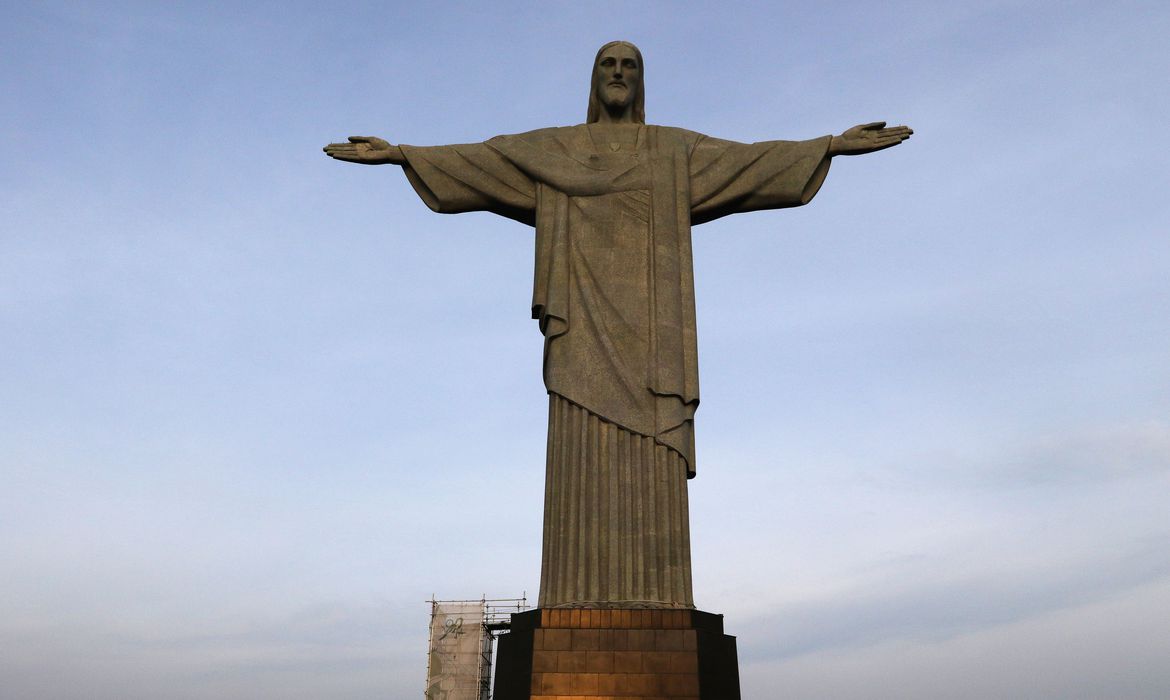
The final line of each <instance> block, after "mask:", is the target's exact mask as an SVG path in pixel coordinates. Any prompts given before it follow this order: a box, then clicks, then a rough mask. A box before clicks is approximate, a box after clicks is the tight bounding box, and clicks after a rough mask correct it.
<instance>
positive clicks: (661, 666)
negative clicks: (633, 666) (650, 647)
mask: <svg viewBox="0 0 1170 700" xmlns="http://www.w3.org/2000/svg"><path fill="white" fill-rule="evenodd" d="M642 672H643V673H670V652H669V651H647V652H645V653H643V654H642Z"/></svg>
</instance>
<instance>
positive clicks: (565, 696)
mask: <svg viewBox="0 0 1170 700" xmlns="http://www.w3.org/2000/svg"><path fill="white" fill-rule="evenodd" d="M493 697H494V698H495V699H496V700H581V699H582V698H605V699H608V700H635V699H639V700H640V699H643V698H653V699H654V700H684V699H686V700H695V699H701V700H740V695H739V663H738V660H737V657H736V650H735V637H731V636H728V635H726V634H724V633H723V616H722V615H712V614H711V613H705V612H700V611H698V610H625V609H600V610H597V609H551V610H550V609H544V610H531V611H529V612H524V613H517V614H515V615H512V631H511V632H509V633H508V634H505V635H501V636H500V638H499V647H498V649H497V652H496V683H495V693H494V695H493Z"/></svg>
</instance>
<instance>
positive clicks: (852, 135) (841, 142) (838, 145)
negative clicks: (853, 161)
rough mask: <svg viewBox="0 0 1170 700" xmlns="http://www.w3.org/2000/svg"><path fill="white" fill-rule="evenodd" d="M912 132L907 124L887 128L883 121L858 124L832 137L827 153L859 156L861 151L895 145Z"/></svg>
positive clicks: (877, 149)
mask: <svg viewBox="0 0 1170 700" xmlns="http://www.w3.org/2000/svg"><path fill="white" fill-rule="evenodd" d="M913 133H914V130H913V129H911V128H910V127H908V126H891V127H890V128H888V129H887V128H886V123H885V122H870V123H869V124H859V125H857V126H855V127H853V128H852V129H847V130H846V131H845V133H843V134H841V135H840V136H834V137H833V140H832V142H831V143H830V144H829V155H830V156H859V155H861V154H863V153H873V152H874V151H880V150H882V149H883V148H890V147H891V146H897V145H898V144H900V143H902V142H903V141H905V140H906V139H908V138H910V134H913Z"/></svg>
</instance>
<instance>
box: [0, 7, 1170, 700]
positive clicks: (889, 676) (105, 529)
mask: <svg viewBox="0 0 1170 700" xmlns="http://www.w3.org/2000/svg"><path fill="white" fill-rule="evenodd" d="M0 20H2V21H0V81H2V87H3V90H2V92H0V134H2V138H3V140H4V143H5V149H4V152H5V155H4V158H3V159H2V160H0V221H3V222H4V223H3V226H2V228H0V337H3V338H4V342H3V343H0V397H2V398H3V400H2V401H0V484H2V485H3V487H2V488H0V593H2V595H0V687H3V689H4V692H3V695H4V697H5V698H6V699H7V698H12V699H13V700H17V699H22V700H23V699H36V700H41V699H47V698H82V697H84V698H95V699H99V700H100V699H104V698H111V699H112V698H118V699H131V700H132V699H137V698H143V699H146V698H157V697H168V698H177V699H183V698H228V699H230V698H257V697H280V698H317V697H322V696H329V697H334V698H354V699H357V698H374V697H410V696H411V695H412V694H415V693H418V694H421V692H422V687H423V674H424V672H425V642H426V640H425V636H426V624H427V619H426V618H427V613H428V608H427V606H426V605H425V604H424V603H423V601H424V600H426V599H427V598H429V597H430V596H431V595H432V594H436V595H438V596H439V597H442V598H459V597H478V596H480V595H481V594H487V595H488V596H489V597H493V596H495V597H512V596H517V595H520V594H521V593H522V592H524V591H527V592H528V595H529V596H530V597H532V598H534V597H535V589H536V586H537V581H538V567H539V546H540V521H541V498H542V483H541V479H542V476H543V460H544V426H545V419H546V418H545V411H546V399H545V397H544V392H543V387H542V385H541V382H540V371H539V368H540V353H541V339H540V337H539V334H538V332H537V329H536V327H535V324H534V323H533V322H532V321H530V320H529V319H528V304H529V301H530V294H531V289H530V285H531V274H532V271H531V264H532V254H533V253H532V240H531V235H532V234H531V230H530V229H527V228H526V227H523V226H520V225H518V224H515V223H513V222H510V221H505V220H498V219H495V218H493V217H491V216H490V215H487V214H467V215H461V216H454V217H447V216H438V215H434V214H432V213H431V212H430V211H429V210H427V209H426V207H425V206H424V205H423V204H422V203H421V202H420V201H418V199H417V197H416V196H415V195H414V193H413V192H412V190H411V189H410V187H409V185H408V184H407V183H406V182H405V179H404V178H403V177H402V175H401V173H400V172H397V171H396V169H395V168H392V167H389V166H384V167H380V168H363V167H359V166H353V165H347V164H342V163H337V162H332V161H329V160H328V159H327V158H325V156H324V155H322V154H321V152H320V148H321V146H322V145H324V144H325V143H327V142H329V141H336V140H341V139H342V138H344V137H345V136H348V135H350V134H376V135H380V136H383V137H385V138H387V139H389V140H390V141H392V142H401V143H412V144H418V145H426V144H437V143H457V142H468V141H478V140H482V139H484V138H487V137H490V136H493V135H496V134H500V133H510V132H520V131H526V130H529V129H534V128H539V127H543V126H550V125H562V124H573V123H578V122H580V121H582V120H583V118H584V112H585V105H586V96H587V84H588V83H587V81H588V71H589V62H590V60H591V58H592V56H593V53H594V52H595V51H596V49H597V47H598V46H600V45H601V44H602V43H604V42H605V41H608V40H611V39H614V38H625V39H628V40H631V41H633V42H635V43H637V44H638V45H639V46H640V47H641V49H642V51H643V53H644V55H645V58H646V62H647V65H646V71H645V73H646V83H647V118H648V120H649V121H650V122H652V123H659V124H668V125H675V126H683V127H686V128H689V129H692V130H695V131H700V132H704V133H708V134H712V135H717V136H720V137H723V138H730V139H736V140H741V141H758V140H765V139H770V138H785V139H801V138H811V137H815V136H820V135H823V134H826V133H839V132H841V131H842V130H844V129H846V128H848V127H849V126H852V125H854V124H857V123H861V122H866V121H871V120H876V119H888V120H889V121H890V122H891V123H907V124H909V125H911V126H912V127H914V129H915V131H916V133H915V136H914V138H913V139H911V141H909V142H908V143H906V144H905V145H903V146H901V147H899V148H897V149H893V150H890V151H885V152H882V153H878V154H875V155H872V156H867V157H862V158H840V159H837V161H836V162H834V165H833V168H832V171H831V172H830V174H829V178H828V180H827V182H826V184H825V187H824V188H823V189H822V191H821V193H820V194H819V195H818V197H817V199H816V200H815V201H814V202H813V203H812V204H810V205H809V206H807V207H804V208H801V209H795V210H786V211H780V212H760V213H754V214H748V215H741V216H737V217H731V218H728V219H725V220H721V221H717V222H714V223H711V224H707V225H704V226H702V227H699V228H696V230H695V260H696V270H695V273H696V279H697V295H698V305H699V309H698V314H699V328H700V348H699V350H700V373H701V376H702V381H703V387H702V390H703V406H702V408H701V410H700V411H699V415H698V422H697V435H698V454H699V467H700V469H699V476H698V478H697V479H696V480H695V481H693V482H691V502H692V531H693V540H694V564H695V595H696V602H697V603H698V605H699V606H700V607H701V608H703V609H705V610H710V611H713V612H720V613H723V614H725V615H726V625H727V628H728V631H729V632H730V633H731V634H735V635H737V636H738V638H739V649H740V662H741V677H742V681H743V686H744V696H745V698H752V697H755V698H763V697H771V696H772V695H773V694H774V693H775V692H778V691H777V690H776V689H784V693H785V696H786V697H793V698H833V699H846V700H847V699H849V698H875V697H877V698H910V699H915V698H935V697H940V696H945V697H948V698H985V697H1001V698H1082V697H1083V698H1100V697H1109V698H1150V699H1153V698H1164V697H1167V696H1170V671H1168V670H1167V668H1166V664H1165V663H1164V660H1165V659H1166V658H1168V657H1170V637H1168V636H1167V635H1166V634H1165V630H1166V629H1168V628H1170V516H1168V515H1167V514H1166V513H1167V508H1166V502H1167V494H1168V493H1170V362H1168V356H1167V349H1168V348H1170V274H1168V273H1167V271H1168V269H1170V237H1168V236H1167V228H1168V226H1170V203H1168V199H1167V196H1166V192H1167V191H1170V188H1168V185H1170V177H1168V174H1167V173H1168V172H1170V169H1168V166H1170V157H1168V156H1167V153H1170V149H1167V148H1166V145H1165V143H1164V140H1165V139H1164V136H1163V135H1164V133H1165V130H1166V129H1165V124H1166V117H1167V115H1168V114H1170V98H1168V96H1167V95H1168V94H1170V93H1167V91H1166V90H1165V89H1164V86H1165V82H1166V75H1168V74H1170V54H1168V53H1167V52H1166V50H1165V37H1166V36H1168V35H1170V9H1167V7H1166V6H1165V5H1164V4H1163V3H1156V2H1120V3H1113V4H1111V5H1109V6H1105V5H1104V4H1102V3H1096V2H1026V3H1025V2H983V3H925V2H905V3H888V4H876V5H875V4H874V3H860V2H857V3H851V2H841V3H811V2H806V3H790V4H787V5H786V6H783V7H780V6H774V5H773V4H771V3H726V4H722V5H721V6H720V7H719V8H717V9H716V8H710V7H706V6H705V5H704V4H700V3H693V4H692V3H590V4H587V5H586V4H582V3H539V4H538V3H495V4H492V5H491V7H490V9H488V8H487V7H486V6H483V5H480V4H477V3H441V2H440V3H427V4H425V5H424V4H422V3H419V4H405V3H403V4H390V3H336V4H334V6H332V7H330V8H328V9H324V8H321V7H316V6H314V5H311V4H276V3H253V4H250V5H249V7H248V8H233V7H231V6H230V5H223V4H211V3H208V4H180V5H177V6H166V7H164V6H159V5H157V4H155V3H141V4H137V3H103V4H92V5H88V6H87V5H81V4H75V3H55V2H42V3H22V4H17V3H6V4H5V5H3V7H0Z"/></svg>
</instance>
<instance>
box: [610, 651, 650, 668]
mask: <svg viewBox="0 0 1170 700" xmlns="http://www.w3.org/2000/svg"><path fill="white" fill-rule="evenodd" d="M642 653H643V652H640V651H615V652H614V653H613V672H614V673H641V672H642Z"/></svg>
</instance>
